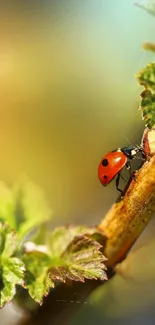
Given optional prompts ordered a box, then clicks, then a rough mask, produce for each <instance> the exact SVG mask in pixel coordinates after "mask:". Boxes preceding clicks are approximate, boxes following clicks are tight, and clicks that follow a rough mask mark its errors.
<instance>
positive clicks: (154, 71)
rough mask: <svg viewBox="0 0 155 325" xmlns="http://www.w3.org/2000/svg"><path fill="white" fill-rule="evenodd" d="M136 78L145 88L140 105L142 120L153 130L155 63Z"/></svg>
mask: <svg viewBox="0 0 155 325" xmlns="http://www.w3.org/2000/svg"><path fill="white" fill-rule="evenodd" d="M136 77H137V80H138V82H139V84H140V85H143V86H144V87H145V90H144V91H143V92H142V93H141V97H142V100H141V103H140V109H141V111H142V119H143V120H145V125H146V126H147V127H148V128H149V129H152V128H153V127H154V126H155V63H149V64H148V65H147V66H146V67H145V68H144V69H143V70H141V71H140V73H139V74H137V76H136Z"/></svg>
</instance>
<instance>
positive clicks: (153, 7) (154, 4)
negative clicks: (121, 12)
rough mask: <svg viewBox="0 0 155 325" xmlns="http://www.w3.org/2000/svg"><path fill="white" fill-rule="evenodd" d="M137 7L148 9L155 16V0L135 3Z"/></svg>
mask: <svg viewBox="0 0 155 325" xmlns="http://www.w3.org/2000/svg"><path fill="white" fill-rule="evenodd" d="M135 5H136V6H137V7H140V8H142V9H144V10H146V11H147V12H148V13H149V14H151V15H153V16H155V1H154V0H143V1H138V2H136V3H135Z"/></svg>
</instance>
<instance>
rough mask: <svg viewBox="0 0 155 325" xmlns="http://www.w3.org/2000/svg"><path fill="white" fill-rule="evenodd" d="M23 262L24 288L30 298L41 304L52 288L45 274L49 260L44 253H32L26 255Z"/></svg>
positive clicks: (52, 284)
mask: <svg viewBox="0 0 155 325" xmlns="http://www.w3.org/2000/svg"><path fill="white" fill-rule="evenodd" d="M23 261H24V264H25V267H26V277H25V287H26V288H27V289H28V292H29V294H30V296H31V297H32V298H33V299H34V300H35V301H36V302H38V303H39V304H42V299H43V297H44V296H46V295H47V294H48V292H49V290H50V288H51V287H54V283H53V281H51V279H50V278H49V277H48V272H47V271H48V269H49V267H50V265H51V259H50V257H49V256H48V255H46V254H44V253H41V252H38V251H36V252H35V251H34V252H30V253H26V254H25V255H24V257H23Z"/></svg>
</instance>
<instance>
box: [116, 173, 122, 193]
mask: <svg viewBox="0 0 155 325" xmlns="http://www.w3.org/2000/svg"><path fill="white" fill-rule="evenodd" d="M119 181H120V173H119V174H118V175H117V177H116V189H117V191H119V192H121V193H122V194H124V193H123V191H122V190H121V189H120V188H119Z"/></svg>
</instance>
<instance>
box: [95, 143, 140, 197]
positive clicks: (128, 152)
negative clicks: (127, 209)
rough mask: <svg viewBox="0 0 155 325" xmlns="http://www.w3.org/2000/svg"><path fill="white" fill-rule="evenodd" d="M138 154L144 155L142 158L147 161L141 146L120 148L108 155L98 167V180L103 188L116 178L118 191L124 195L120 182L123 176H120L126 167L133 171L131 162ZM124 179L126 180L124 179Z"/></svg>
mask: <svg viewBox="0 0 155 325" xmlns="http://www.w3.org/2000/svg"><path fill="white" fill-rule="evenodd" d="M137 153H141V154H142V158H140V157H137V158H139V159H142V160H145V159H146V156H145V153H144V151H143V148H142V147H141V146H132V145H131V146H128V147H124V148H118V149H116V150H113V151H110V152H109V153H107V154H106V155H105V156H104V157H103V158H102V160H101V162H100V164H99V167H98V178H99V180H100V182H101V184H102V185H103V186H106V185H108V184H109V183H110V182H111V181H112V180H113V179H114V178H115V176H117V178H116V189H117V190H118V191H119V192H121V193H122V194H123V191H122V190H121V189H120V188H119V181H120V177H121V178H123V177H122V175H121V174H120V172H121V170H122V169H123V167H124V166H126V168H127V169H128V170H130V169H131V164H130V160H132V159H135V158H136V155H137ZM123 179H124V178H123Z"/></svg>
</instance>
